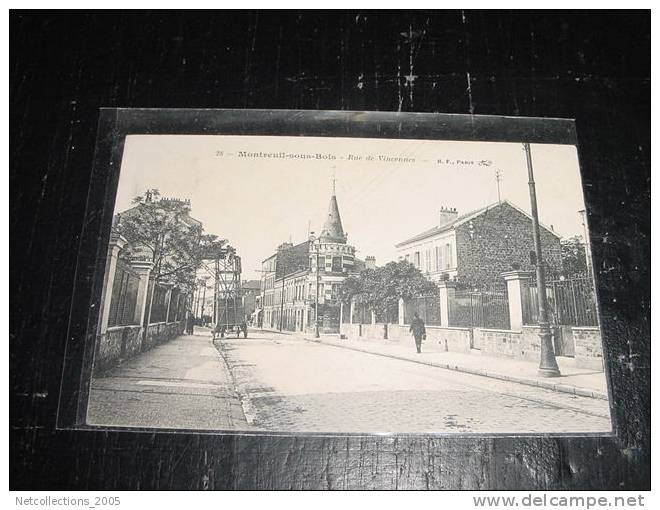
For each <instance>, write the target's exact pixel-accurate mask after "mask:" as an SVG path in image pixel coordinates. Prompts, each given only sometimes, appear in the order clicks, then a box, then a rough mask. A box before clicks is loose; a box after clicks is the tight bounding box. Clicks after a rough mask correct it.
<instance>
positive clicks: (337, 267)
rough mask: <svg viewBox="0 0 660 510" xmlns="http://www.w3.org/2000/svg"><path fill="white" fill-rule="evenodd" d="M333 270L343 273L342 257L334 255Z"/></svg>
mask: <svg viewBox="0 0 660 510" xmlns="http://www.w3.org/2000/svg"><path fill="white" fill-rule="evenodd" d="M332 272H333V273H341V257H332Z"/></svg>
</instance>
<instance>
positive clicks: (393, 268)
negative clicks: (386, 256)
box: [340, 261, 437, 318]
mask: <svg viewBox="0 0 660 510" xmlns="http://www.w3.org/2000/svg"><path fill="white" fill-rule="evenodd" d="M436 291H437V286H436V285H435V284H434V283H433V282H431V281H429V280H427V279H426V278H424V276H423V275H422V273H421V271H420V270H419V269H417V268H416V267H415V266H413V265H412V264H411V263H409V262H406V261H399V262H389V263H387V264H386V265H385V266H382V267H377V268H376V269H365V270H363V271H362V272H361V273H360V274H359V275H358V276H351V277H349V278H347V279H346V280H345V281H344V284H343V285H342V288H341V293H340V300H341V301H342V302H343V303H349V302H350V301H351V299H354V300H355V302H357V303H360V304H365V305H367V306H368V307H369V308H371V309H372V310H374V311H375V312H376V314H377V315H378V316H381V317H385V318H388V316H389V315H390V313H391V312H392V311H393V310H394V309H396V308H397V307H398V305H399V299H400V298H403V299H404V300H407V299H411V298H412V297H415V296H422V295H429V294H434V293H435V292H436Z"/></svg>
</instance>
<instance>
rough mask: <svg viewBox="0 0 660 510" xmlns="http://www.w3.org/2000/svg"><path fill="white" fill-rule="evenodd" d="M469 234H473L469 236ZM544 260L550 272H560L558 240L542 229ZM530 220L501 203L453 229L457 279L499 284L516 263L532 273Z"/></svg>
mask: <svg viewBox="0 0 660 510" xmlns="http://www.w3.org/2000/svg"><path fill="white" fill-rule="evenodd" d="M471 234H472V235H471ZM541 245H542V248H543V258H544V260H545V262H546V263H547V264H548V267H549V269H550V271H551V272H552V271H558V270H559V269H561V251H560V241H559V238H558V237H557V236H555V235H553V233H552V232H550V231H549V230H547V229H545V228H541ZM533 249H534V241H533V239H532V220H531V219H530V218H528V217H527V216H526V215H524V214H523V213H522V212H520V211H518V210H517V209H516V208H514V207H512V206H511V205H509V204H508V203H506V202H504V203H502V204H501V205H500V206H498V207H494V208H493V209H491V210H489V211H488V212H487V213H486V214H483V215H481V216H479V217H477V218H475V220H474V221H473V222H472V231H471V228H470V222H467V223H464V224H462V225H459V226H458V227H456V260H457V263H458V278H459V279H461V280H465V281H468V282H498V283H499V282H502V278H501V276H500V275H501V274H502V273H503V272H505V271H509V270H511V268H512V264H514V263H516V264H518V265H519V266H520V269H523V270H529V271H533V270H534V267H533V266H532V265H531V262H530V260H529V252H530V251H531V250H533Z"/></svg>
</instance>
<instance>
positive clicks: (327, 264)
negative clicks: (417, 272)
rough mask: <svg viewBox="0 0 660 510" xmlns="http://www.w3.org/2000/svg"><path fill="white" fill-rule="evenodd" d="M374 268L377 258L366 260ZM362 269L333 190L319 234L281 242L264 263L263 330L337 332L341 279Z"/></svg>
mask: <svg viewBox="0 0 660 510" xmlns="http://www.w3.org/2000/svg"><path fill="white" fill-rule="evenodd" d="M368 259H369V262H370V263H373V264H374V265H375V259H374V258H373V257H368ZM364 268H365V262H364V261H361V260H358V259H356V258H355V247H354V246H352V245H350V244H348V235H347V234H346V232H345V231H344V227H343V225H342V221H341V215H340V213H339V204H338V202H337V196H336V194H335V192H334V190H333V194H332V196H331V197H330V205H329V207H328V213H327V216H326V218H325V222H324V223H323V227H322V229H321V232H320V234H318V235H316V234H315V233H310V238H309V239H308V240H306V241H304V242H302V243H299V244H296V245H293V244H292V243H283V244H281V245H280V246H279V247H278V248H277V250H276V252H275V253H273V254H272V255H270V256H269V257H268V258H266V259H264V261H263V263H262V286H261V295H262V299H261V302H262V305H263V327H264V328H267V329H278V330H287V331H308V332H311V331H313V330H314V328H315V324H316V320H317V319H316V312H317V309H318V322H319V329H320V331H321V332H323V333H337V332H339V324H340V320H341V315H342V311H341V306H340V302H339V292H340V289H341V285H342V283H343V282H344V280H345V279H346V278H347V277H348V276H349V275H351V274H356V273H359V271H360V270H362V269H364Z"/></svg>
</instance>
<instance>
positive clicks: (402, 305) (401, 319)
mask: <svg viewBox="0 0 660 510" xmlns="http://www.w3.org/2000/svg"><path fill="white" fill-rule="evenodd" d="M405 313H406V304H405V302H404V301H403V298H399V326H403V324H404V315H405Z"/></svg>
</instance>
